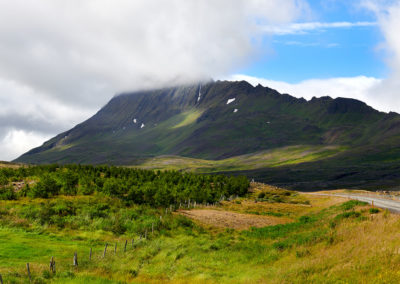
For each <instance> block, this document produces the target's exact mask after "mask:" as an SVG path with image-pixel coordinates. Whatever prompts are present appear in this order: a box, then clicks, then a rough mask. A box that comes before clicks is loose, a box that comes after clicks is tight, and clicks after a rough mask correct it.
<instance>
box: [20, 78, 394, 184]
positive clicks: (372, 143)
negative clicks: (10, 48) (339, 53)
mask: <svg viewBox="0 0 400 284" xmlns="http://www.w3.org/2000/svg"><path fill="white" fill-rule="evenodd" d="M399 142H400V115H398V114H395V113H389V114H386V113H382V112H378V111H376V110H374V109H373V108H371V107H369V106H367V105H366V104H365V103H363V102H360V101H357V100H353V99H344V98H337V99H332V98H330V97H322V98H313V99H312V100H310V101H306V100H304V99H297V98H294V97H292V96H290V95H287V94H280V93H278V92H277V91H275V90H272V89H269V88H265V87H262V86H260V85H259V86H257V87H253V86H251V85H250V84H249V83H247V82H245V81H242V82H226V81H222V82H221V81H217V82H207V83H202V84H195V85H187V86H179V87H175V88H166V89H159V90H151V91H142V92H134V93H125V94H121V95H119V96H115V97H114V98H113V99H112V100H111V101H110V102H109V103H108V104H107V105H106V106H105V107H103V108H102V109H101V110H100V111H99V112H98V113H97V114H95V115H94V116H93V117H92V118H90V119H88V120H87V121H85V122H83V123H81V124H79V125H77V126H76V127H74V128H73V129H71V130H69V131H67V132H64V133H62V134H60V135H58V136H56V137H54V138H53V139H51V140H49V141H47V142H46V143H44V144H43V145H42V146H41V147H38V148H35V149H33V150H31V151H29V152H28V153H26V154H24V155H22V156H21V157H19V158H18V159H17V160H16V161H18V162H25V163H54V162H58V163H93V164H99V163H109V164H119V165H143V166H149V165H148V163H149V158H152V157H157V156H161V155H175V156H182V157H189V158H195V159H202V160H216V161H218V160H224V161H226V159H228V158H232V157H236V156H241V158H238V159H237V160H233V161H234V162H232V163H231V164H232V165H231V167H230V168H229V167H227V166H224V165H225V164H223V162H220V164H221V163H222V164H221V165H222V166H220V165H219V166H218V165H217V167H215V169H216V171H222V172H227V171H230V170H231V171H232V172H233V173H237V172H241V171H245V172H246V173H247V174H248V175H250V176H255V177H257V178H259V179H266V177H268V178H267V180H268V181H269V182H271V179H272V183H273V182H274V177H276V181H277V182H279V183H282V184H283V183H285V181H289V180H290V183H291V182H292V179H296V178H299V180H301V179H302V177H306V176H307V177H308V178H309V177H310V175H309V174H303V176H298V177H290V178H286V176H287V172H288V170H287V169H293V168H294V167H305V169H304V172H306V171H308V170H307V167H311V165H314V166H313V167H315V169H317V170H319V171H321V170H322V171H323V169H321V168H320V166H319V163H322V162H323V163H325V164H326V167H327V170H326V172H329V173H334V172H335V171H337V169H336V170H335V169H334V168H335V167H336V166H337V167H341V168H344V170H345V172H346V171H347V170H346V168H348V167H349V166H359V165H363V167H364V166H365V165H374V166H377V167H381V166H385V165H388V164H395V165H397V163H399V161H400V153H399V151H398V150H397V146H398V145H399ZM299 145H308V146H307V147H311V148H312V147H326V146H335V147H338V149H341V150H340V151H338V152H340V153H337V154H335V155H319V156H318V155H317V157H316V158H313V159H308V160H307V159H303V160H302V159H300V160H297V162H293V163H282V164H279V165H278V166H275V167H273V169H272V167H270V166H269V165H271V164H273V162H268V161H266V162H265V163H257V166H254V165H251V164H250V165H249V164H246V163H241V162H238V165H234V164H235V163H236V161H242V157H243V156H242V155H247V154H251V153H256V152H257V153H258V152H260V151H266V150H273V149H287V148H285V147H288V146H299ZM289 149H290V148H289ZM279 151H280V150H279ZM282 151H283V152H285V151H284V150H282ZM283 152H282V155H292V154H291V153H290V151H289V152H286V154H283ZM261 156H262V155H261ZM262 157H263V159H264V160H268V155H267V156H262ZM293 159H296V156H295V155H294V156H293V158H292V160H293ZM288 160H290V158H289V159H288ZM211 167H214V166H211ZM167 168H168V167H167ZM266 168H269V169H268V170H267V169H266ZM312 169H313V168H312V167H311V168H310V170H312ZM299 172H301V170H299ZM353 172H354V171H353ZM285 173H286V174H285ZM320 176H321V177H324V175H320ZM269 177H270V178H269ZM325 177H327V178H329V174H328V175H325ZM376 178H377V180H380V179H382V176H381V175H379V177H376ZM313 180H315V177H313V178H311V180H310V181H311V182H312V181H313Z"/></svg>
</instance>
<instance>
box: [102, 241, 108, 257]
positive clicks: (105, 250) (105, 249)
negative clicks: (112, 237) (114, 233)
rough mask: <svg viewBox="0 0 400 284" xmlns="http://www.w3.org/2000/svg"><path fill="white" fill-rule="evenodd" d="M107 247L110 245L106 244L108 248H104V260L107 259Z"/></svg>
mask: <svg viewBox="0 0 400 284" xmlns="http://www.w3.org/2000/svg"><path fill="white" fill-rule="evenodd" d="M107 246H108V244H107V243H106V246H105V247H104V252H103V258H105V257H106V253H107Z"/></svg>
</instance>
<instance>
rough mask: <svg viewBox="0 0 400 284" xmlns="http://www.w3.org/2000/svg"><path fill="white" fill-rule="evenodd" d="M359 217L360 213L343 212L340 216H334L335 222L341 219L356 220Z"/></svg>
mask: <svg viewBox="0 0 400 284" xmlns="http://www.w3.org/2000/svg"><path fill="white" fill-rule="evenodd" d="M360 216H361V213H360V212H357V211H350V212H344V213H342V214H338V215H336V217H335V220H342V219H348V218H358V217H360Z"/></svg>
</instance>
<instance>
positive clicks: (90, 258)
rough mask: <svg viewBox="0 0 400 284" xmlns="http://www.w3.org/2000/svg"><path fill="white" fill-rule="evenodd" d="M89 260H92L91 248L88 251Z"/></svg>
mask: <svg viewBox="0 0 400 284" xmlns="http://www.w3.org/2000/svg"><path fill="white" fill-rule="evenodd" d="M89 260H92V248H90V251H89Z"/></svg>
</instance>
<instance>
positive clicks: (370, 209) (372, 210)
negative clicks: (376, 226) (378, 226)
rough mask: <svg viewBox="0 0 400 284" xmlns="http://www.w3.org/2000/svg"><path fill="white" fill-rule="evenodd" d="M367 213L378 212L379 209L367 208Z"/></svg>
mask: <svg viewBox="0 0 400 284" xmlns="http://www.w3.org/2000/svg"><path fill="white" fill-rule="evenodd" d="M369 213H370V214H376V213H379V209H378V208H369Z"/></svg>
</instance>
